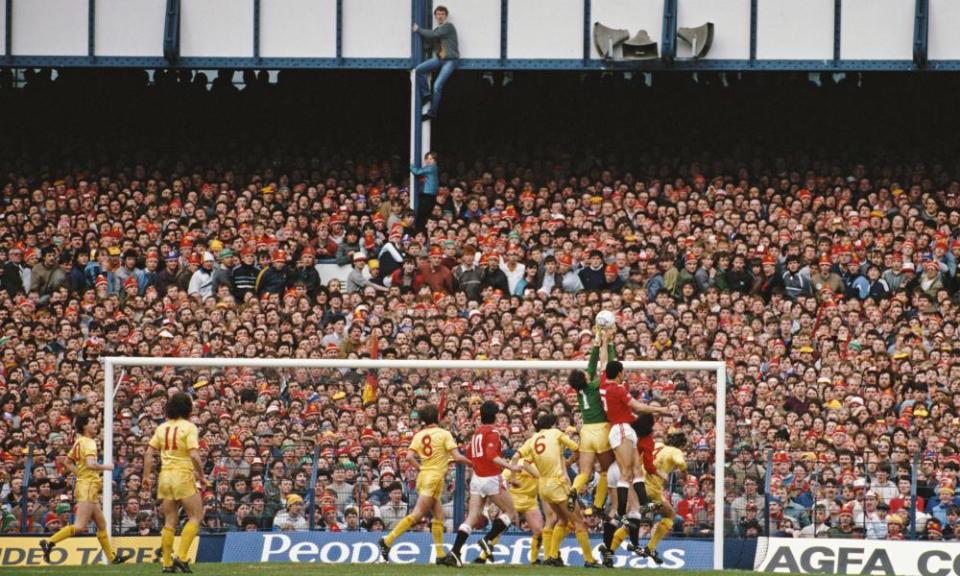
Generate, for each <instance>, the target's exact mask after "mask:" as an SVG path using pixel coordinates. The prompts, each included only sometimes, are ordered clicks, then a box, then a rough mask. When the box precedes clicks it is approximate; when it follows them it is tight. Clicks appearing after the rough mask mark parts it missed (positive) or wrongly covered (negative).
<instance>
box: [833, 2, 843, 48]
mask: <svg viewBox="0 0 960 576" xmlns="http://www.w3.org/2000/svg"><path fill="white" fill-rule="evenodd" d="M842 17H843V0H833V61H834V62H839V61H840V38H841V36H842V35H841V33H840V21H841V19H842Z"/></svg>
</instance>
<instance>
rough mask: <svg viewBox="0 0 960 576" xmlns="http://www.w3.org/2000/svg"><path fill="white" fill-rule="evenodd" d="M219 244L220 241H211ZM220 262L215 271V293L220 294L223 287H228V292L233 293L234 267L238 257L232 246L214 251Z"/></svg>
mask: <svg viewBox="0 0 960 576" xmlns="http://www.w3.org/2000/svg"><path fill="white" fill-rule="evenodd" d="M211 244H212V245H218V244H219V242H211ZM214 257H215V258H217V259H219V262H220V264H219V265H218V266H217V267H216V268H215V269H214V271H213V293H214V294H219V293H220V288H221V287H226V289H227V293H228V294H232V293H233V272H232V270H233V268H234V267H235V266H236V265H237V262H236V257H235V255H234V253H233V250H231V249H230V248H222V249H220V250H219V251H217V252H215V253H214Z"/></svg>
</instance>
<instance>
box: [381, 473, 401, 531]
mask: <svg viewBox="0 0 960 576" xmlns="http://www.w3.org/2000/svg"><path fill="white" fill-rule="evenodd" d="M387 494H388V497H387V501H386V502H385V503H381V504H380V518H381V519H382V520H383V524H384V527H385V528H386V529H387V530H393V527H394V526H396V524H397V522H399V521H400V520H402V519H403V518H404V517H405V516H406V515H407V503H406V502H404V501H403V486H401V485H400V483H399V482H394V483H393V484H390V485H389V486H388V487H387Z"/></svg>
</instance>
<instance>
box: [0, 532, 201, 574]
mask: <svg viewBox="0 0 960 576" xmlns="http://www.w3.org/2000/svg"><path fill="white" fill-rule="evenodd" d="M46 537H47V538H49V536H46ZM40 540H41V537H39V536H5V537H0V569H4V568H13V567H28V568H35V567H39V566H46V565H47V564H46V563H45V562H44V561H43V551H42V550H40ZM111 540H112V542H113V546H114V548H116V549H117V550H124V551H127V552H131V553H132V554H133V557H132V558H131V559H130V560H129V562H131V563H135V564H149V563H151V562H153V561H154V558H155V553H154V551H155V550H156V549H158V548H160V536H114V537H113V538H112V539H111ZM179 545H180V538H179V537H178V538H177V539H176V540H175V542H174V546H179ZM199 546H200V544H199V543H198V541H197V540H195V541H194V543H193V545H192V546H190V561H191V562H193V561H195V560H196V559H197V550H198V547H199ZM102 562H103V552H101V550H100V544H99V543H98V542H97V539H96V538H95V537H94V536H80V537H77V538H69V539H67V540H64V541H63V542H61V543H60V544H58V545H57V547H56V548H54V549H53V552H51V553H50V564H49V565H52V566H87V565H90V564H100V563H102Z"/></svg>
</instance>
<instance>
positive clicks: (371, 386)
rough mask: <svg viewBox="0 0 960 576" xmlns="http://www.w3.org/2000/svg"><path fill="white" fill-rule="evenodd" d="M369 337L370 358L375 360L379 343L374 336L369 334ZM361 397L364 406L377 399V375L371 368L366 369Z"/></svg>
mask: <svg viewBox="0 0 960 576" xmlns="http://www.w3.org/2000/svg"><path fill="white" fill-rule="evenodd" d="M370 338H371V340H372V342H370V359H371V360H376V359H377V356H378V352H379V350H378V348H379V344H378V341H377V337H376V336H371V337H370ZM361 398H362V399H363V405H364V406H366V405H368V404H371V403H373V402H376V401H377V375H376V372H375V371H374V370H372V369H371V370H367V374H366V382H364V384H363V394H362V396H361Z"/></svg>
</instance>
